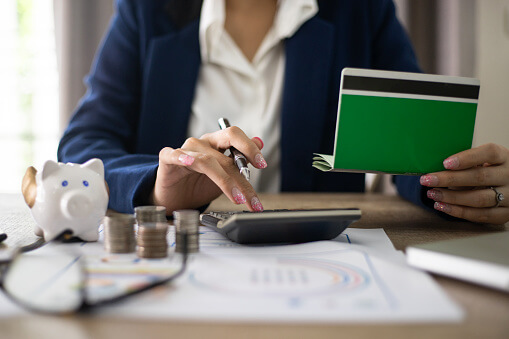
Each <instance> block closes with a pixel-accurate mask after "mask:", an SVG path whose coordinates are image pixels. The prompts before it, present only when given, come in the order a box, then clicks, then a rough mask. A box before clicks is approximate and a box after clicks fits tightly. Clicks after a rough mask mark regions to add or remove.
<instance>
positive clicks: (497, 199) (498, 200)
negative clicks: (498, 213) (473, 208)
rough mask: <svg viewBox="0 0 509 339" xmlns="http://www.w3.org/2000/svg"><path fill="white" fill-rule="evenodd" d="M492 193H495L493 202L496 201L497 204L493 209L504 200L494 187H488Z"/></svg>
mask: <svg viewBox="0 0 509 339" xmlns="http://www.w3.org/2000/svg"><path fill="white" fill-rule="evenodd" d="M490 188H491V189H492V190H493V191H495V200H496V201H497V204H496V205H495V206H493V207H498V206H499V205H500V202H501V201H502V200H504V199H505V197H504V194H503V193H500V192H499V191H497V189H496V188H495V187H493V186H492V187H490Z"/></svg>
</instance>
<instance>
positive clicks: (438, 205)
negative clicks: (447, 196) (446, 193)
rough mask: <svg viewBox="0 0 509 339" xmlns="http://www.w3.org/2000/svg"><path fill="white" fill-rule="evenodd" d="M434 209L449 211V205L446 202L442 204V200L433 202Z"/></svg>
mask: <svg viewBox="0 0 509 339" xmlns="http://www.w3.org/2000/svg"><path fill="white" fill-rule="evenodd" d="M433 207H434V208H435V209H436V210H438V211H442V212H444V213H451V210H452V208H451V206H450V205H448V204H444V203H443V202H435V205H434V206H433Z"/></svg>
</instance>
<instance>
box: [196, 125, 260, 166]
mask: <svg viewBox="0 0 509 339" xmlns="http://www.w3.org/2000/svg"><path fill="white" fill-rule="evenodd" d="M254 139H257V140H256V141H255V140H254ZM200 140H203V141H207V142H208V143H209V144H210V146H211V147H212V148H215V149H218V150H226V149H228V148H230V147H232V146H233V147H235V148H236V149H238V150H239V151H240V152H242V153H243V154H244V155H245V156H246V158H247V160H249V162H250V163H251V164H253V166H255V167H256V168H259V169H262V168H265V167H267V162H266V161H265V159H264V158H263V155H262V153H261V152H260V150H261V148H263V141H261V139H260V138H253V139H249V138H248V137H247V136H246V134H245V133H244V132H243V131H242V130H241V129H240V128H238V127H236V126H232V127H228V128H226V129H224V130H221V131H217V132H214V133H209V134H205V135H203V136H202V137H201V138H200Z"/></svg>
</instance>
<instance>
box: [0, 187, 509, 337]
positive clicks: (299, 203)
mask: <svg viewBox="0 0 509 339" xmlns="http://www.w3.org/2000/svg"><path fill="white" fill-rule="evenodd" d="M261 200H262V202H263V204H264V207H265V208H266V209H273V208H318V207H320V208H336V207H359V208H361V209H362V211H363V217H362V219H361V220H360V221H358V222H357V223H356V224H355V227H359V228H380V227H383V228H384V229H385V231H386V232H387V234H388V236H389V237H390V239H391V240H392V242H393V243H394V245H395V247H396V248H397V249H404V248H405V247H406V246H408V245H413V244H418V243H424V242H429V241H436V240H443V239H453V238H459V237H465V236H472V235H477V234H482V233H486V232H494V231H502V230H507V227H506V226H498V227H495V226H483V225H477V224H472V223H468V222H450V221H444V220H443V219H441V218H440V217H438V216H436V215H435V214H433V213H430V212H427V211H424V210H422V209H420V208H418V207H416V206H414V205H412V204H410V203H408V202H406V201H404V200H402V199H401V198H399V197H395V196H383V195H371V194H280V195H263V194H262V195H261ZM237 207H238V206H237ZM238 208H239V209H242V207H238ZM209 209H213V210H231V209H232V205H231V204H230V203H229V202H228V201H227V200H226V199H224V197H221V198H219V199H218V200H216V201H214V202H213V203H212V205H211V206H210V208H209ZM436 280H437V281H438V282H439V284H440V285H441V286H442V287H443V288H444V290H445V291H446V292H447V294H449V296H451V298H452V299H454V300H455V301H456V302H457V303H458V304H459V305H461V307H463V309H464V310H465V311H466V318H465V320H464V321H463V323H461V324H422V325H419V324H416V325H380V324H371V325H326V326H323V325H286V324H281V325H274V324H238V323H236V324H230V323H228V321H227V320H225V321H224V323H206V322H185V323H183V322H175V321H167V322H147V321H141V320H140V321H136V320H131V319H130V320H111V319H98V318H91V317H85V316H69V317H43V316H36V315H33V316H29V317H27V318H16V319H9V320H5V319H0V337H1V338H37V339H43V338H51V339H54V338H59V337H65V338H70V339H71V338H80V339H81V338H89V337H90V338H92V337H93V338H122V339H128V338H137V339H139V338H155V337H163V336H164V337H171V338H179V339H180V338H309V337H312V338H322V337H340V336H342V337H344V338H369V339H373V338H377V339H379V338H392V339H393V338H448V339H452V338H509V294H506V293H502V292H498V291H495V290H491V289H487V288H483V287H480V286H476V285H471V284H468V283H464V282H460V281H456V280H452V279H448V278H444V277H436Z"/></svg>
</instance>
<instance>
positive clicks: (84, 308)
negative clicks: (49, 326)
mask: <svg viewBox="0 0 509 339" xmlns="http://www.w3.org/2000/svg"><path fill="white" fill-rule="evenodd" d="M187 237H188V235H187V233H184V234H183V238H182V240H183V243H184V244H183V247H182V264H181V266H180V269H179V270H178V271H177V272H176V273H175V274H173V275H171V276H169V277H167V278H165V279H163V280H160V281H157V282H154V283H151V284H149V285H147V286H144V287H142V288H140V289H137V290H135V291H131V292H128V293H126V294H122V295H119V296H117V297H114V298H111V299H106V300H101V301H99V302H96V303H87V302H86V300H84V302H83V304H82V305H81V308H80V309H79V310H78V312H89V311H90V310H91V309H93V308H95V307H100V306H103V305H110V304H113V303H116V302H119V301H122V300H125V299H127V298H129V297H132V296H134V295H137V294H141V293H143V292H146V291H149V290H151V289H154V288H156V287H159V286H162V285H166V284H168V283H169V282H170V281H172V280H174V279H176V278H178V277H180V276H181V275H182V274H183V273H184V272H185V270H186V268H187V254H188V250H187V245H188V244H187Z"/></svg>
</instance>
